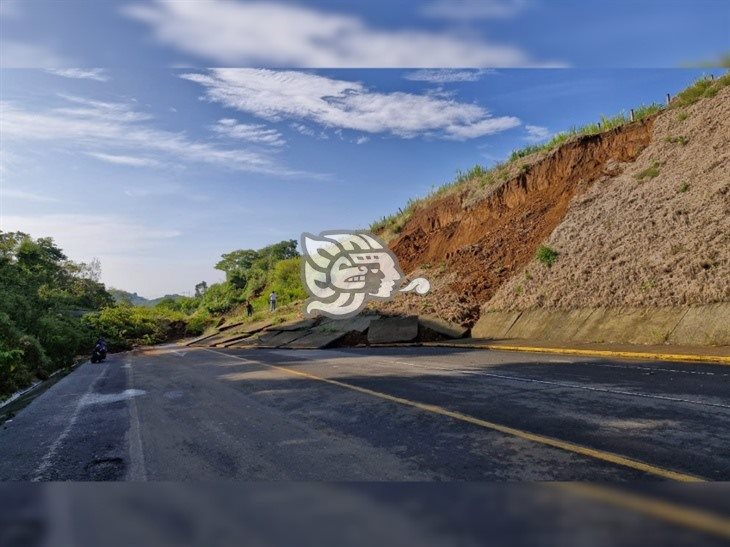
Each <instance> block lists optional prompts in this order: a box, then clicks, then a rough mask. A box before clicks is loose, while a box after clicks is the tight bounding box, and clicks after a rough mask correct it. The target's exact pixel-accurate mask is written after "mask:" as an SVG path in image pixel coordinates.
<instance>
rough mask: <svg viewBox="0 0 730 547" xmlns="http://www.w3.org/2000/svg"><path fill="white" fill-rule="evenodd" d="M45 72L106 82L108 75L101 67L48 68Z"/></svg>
mask: <svg viewBox="0 0 730 547" xmlns="http://www.w3.org/2000/svg"><path fill="white" fill-rule="evenodd" d="M46 72H48V73H50V74H54V75H55V76H61V77H63V78H75V79H79V80H95V81H97V82H108V81H109V75H108V74H107V73H106V71H105V70H104V69H103V68H48V69H46Z"/></svg>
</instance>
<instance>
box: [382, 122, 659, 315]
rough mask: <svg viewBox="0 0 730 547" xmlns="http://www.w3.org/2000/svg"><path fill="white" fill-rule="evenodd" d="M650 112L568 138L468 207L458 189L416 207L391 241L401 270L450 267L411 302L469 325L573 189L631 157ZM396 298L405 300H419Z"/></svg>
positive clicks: (558, 215) (644, 139)
mask: <svg viewBox="0 0 730 547" xmlns="http://www.w3.org/2000/svg"><path fill="white" fill-rule="evenodd" d="M654 119H655V118H654V117H651V118H649V119H646V120H643V121H641V122H636V123H631V124H628V125H626V126H623V127H619V128H616V129H614V130H611V131H608V132H606V133H603V134H600V135H593V136H583V137H579V138H575V139H574V140H572V141H569V142H567V143H566V144H564V145H563V146H561V147H560V148H558V149H556V150H555V151H553V152H551V153H550V154H548V155H547V156H546V157H545V158H543V159H542V160H540V161H538V162H536V163H534V164H532V165H530V166H527V167H526V168H525V170H524V172H522V173H521V174H519V175H517V176H516V177H514V178H512V179H510V180H508V181H506V182H505V183H504V184H502V185H500V186H499V187H497V188H495V189H494V191H493V192H491V193H490V194H489V195H488V196H487V197H485V198H484V199H483V200H481V201H480V202H478V203H476V204H474V205H473V206H471V207H469V208H468V210H467V208H466V207H465V206H464V204H463V203H464V194H463V193H454V194H451V195H447V196H445V197H443V198H440V199H436V200H434V201H433V202H431V203H429V204H427V205H426V206H424V207H423V208H420V209H418V210H417V211H415V212H414V214H413V215H412V216H411V218H410V219H409V220H408V221H407V223H406V224H405V226H404V228H403V230H402V231H401V233H400V235H399V237H398V238H397V239H396V240H394V241H392V242H391V248H392V249H393V250H394V251H395V253H396V255H397V256H398V258H399V260H400V264H401V266H402V268H403V270H404V272H405V273H406V274H407V275H408V274H410V273H413V272H414V271H415V270H416V269H417V268H422V267H423V266H424V265H439V267H440V270H441V271H445V272H449V273H450V274H454V275H450V276H449V277H450V279H451V281H450V282H449V283H448V284H447V285H446V286H442V287H439V289H438V290H436V291H434V293H433V294H432V295H431V298H430V299H429V300H430V301H431V303H430V304H424V302H428V300H426V301H421V302H420V304H416V305H418V306H420V308H423V307H424V306H427V307H432V308H435V309H436V310H438V311H439V312H440V313H439V315H442V316H446V318H448V319H451V320H456V321H458V322H460V323H462V324H464V325H468V326H471V325H472V324H473V323H474V322H475V321H476V320H477V319H478V316H479V307H480V305H481V304H482V303H484V302H486V301H487V300H489V299H490V298H491V297H492V296H493V295H494V293H495V291H496V290H497V289H498V288H499V286H500V285H501V284H502V283H504V282H505V281H507V280H508V279H509V278H510V277H511V276H513V275H514V274H515V273H516V272H519V271H521V270H522V269H523V268H524V266H525V265H526V264H527V263H528V262H530V260H531V259H532V258H533V257H534V256H535V253H536V251H537V248H538V247H539V246H540V244H541V243H543V242H544V241H545V240H546V239H547V238H548V236H549V235H550V234H551V233H552V231H553V230H554V229H555V227H556V226H557V225H558V224H560V222H561V221H562V220H563V218H564V216H565V214H566V211H567V209H568V206H569V204H570V202H571V200H572V199H573V197H574V196H575V195H576V194H578V193H581V192H583V191H585V190H586V189H587V188H588V187H589V186H590V185H591V184H592V183H593V182H594V181H596V180H598V179H600V178H605V177H607V176H610V175H612V174H615V171H616V170H617V169H618V168H619V165H618V164H619V163H621V162H628V161H633V160H634V159H635V158H636V157H637V156H638V155H639V153H640V152H641V151H642V150H643V149H644V148H645V147H646V146H647V145H648V144H649V142H650V141H651V135H652V125H653V123H654ZM425 273H427V272H425ZM432 273H435V272H433V271H432ZM457 295H458V298H457ZM421 298H422V297H421ZM444 299H446V300H448V299H452V300H453V301H454V304H455V305H457V307H458V310H457V309H454V310H452V311H451V312H449V310H448V309H447V308H448V306H446V308H445V307H444V306H445V304H444ZM396 300H399V299H396ZM400 300H401V302H402V303H401V306H405V307H406V308H408V307H412V305H413V304H415V303H416V302H418V300H416V299H405V300H403V299H400ZM392 304H393V305H394V306H396V307H397V306H398V303H397V302H393V303H392ZM386 307H393V306H392V305H391V306H386ZM393 311H396V310H395V309H394V310H393ZM399 311H409V312H413V311H416V312H418V311H422V310H412V309H408V310H399Z"/></svg>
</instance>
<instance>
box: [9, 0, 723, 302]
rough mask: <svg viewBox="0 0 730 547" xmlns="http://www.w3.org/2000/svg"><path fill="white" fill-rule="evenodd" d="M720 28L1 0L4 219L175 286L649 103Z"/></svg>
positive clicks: (613, 9)
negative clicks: (237, 255) (252, 251)
mask: <svg viewBox="0 0 730 547" xmlns="http://www.w3.org/2000/svg"><path fill="white" fill-rule="evenodd" d="M729 28H730V4H729V3H728V2H727V1H726V0H691V1H690V0H614V1H611V2H606V1H587V0H424V1H415V0H399V1H393V0H387V1H386V0H369V1H368V2H342V1H339V0H328V1H289V2H283V1H281V2H275V1H266V0H259V1H255V0H251V1H244V0H209V1H206V2H203V1H199V2H195V1H185V2H182V1H165V0H150V1H146V2H142V1H140V0H115V1H60V0H23V1H18V0H0V30H1V31H2V32H0V67H2V68H1V70H2V72H1V73H0V77H1V81H0V95H1V97H0V98H1V99H2V106H1V110H0V217H1V218H0V228H2V229H6V230H10V229H21V230H24V231H28V232H30V233H31V234H33V235H34V236H53V237H55V238H56V240H57V241H58V243H59V244H60V245H61V246H62V247H63V248H64V249H66V250H67V252H68V253H69V255H70V256H71V257H72V258H74V259H76V260H89V259H91V258H93V257H98V258H99V259H101V261H102V266H103V279H104V281H106V282H107V283H108V284H110V285H112V286H116V287H119V288H124V289H128V290H133V291H137V292H139V293H141V294H143V295H145V296H157V295H160V294H163V293H166V292H186V291H187V292H189V291H190V290H191V289H192V287H193V286H194V284H195V283H197V282H198V281H200V280H202V279H205V280H207V281H209V282H210V281H214V280H216V279H219V278H220V273H219V272H216V271H215V270H214V269H213V265H214V264H215V262H216V261H217V259H218V257H219V256H220V254H221V253H224V252H227V251H230V250H233V249H237V248H246V247H254V248H255V247H260V246H263V245H266V244H269V243H272V242H275V241H278V240H281V239H284V238H297V237H298V234H300V233H301V232H303V231H309V232H317V231H320V230H325V229H338V228H357V227H364V226H367V225H368V224H369V223H370V222H371V221H373V220H375V219H377V218H379V217H381V216H383V215H385V214H388V213H390V212H392V211H394V210H396V209H397V208H398V207H400V206H402V205H403V204H404V203H405V202H406V201H407V200H408V199H409V198H412V197H416V196H420V195H423V194H425V193H427V192H428V191H429V190H430V189H431V188H432V187H433V186H437V185H440V184H443V183H445V182H448V181H450V180H452V179H453V177H454V173H455V172H456V170H457V169H462V170H463V169H468V168H469V167H470V166H472V165H474V164H475V163H481V164H486V165H490V164H491V163H493V162H495V161H497V160H501V159H504V158H505V157H506V156H507V155H508V154H509V152H510V151H511V150H512V149H514V148H520V147H522V146H524V145H526V144H530V143H533V142H539V141H540V140H543V139H547V138H549V136H550V135H551V134H553V133H554V132H556V131H560V130H564V129H567V128H569V127H570V126H572V125H580V124H583V123H586V122H592V121H595V120H596V119H597V118H598V117H599V116H600V115H601V114H613V113H616V112H619V111H621V110H625V109H628V108H630V107H631V106H634V105H637V104H640V103H647V102H652V101H662V100H663V97H664V94H665V93H667V92H670V93H673V92H676V91H677V90H679V89H681V88H682V87H684V86H686V85H687V84H689V83H690V82H691V81H692V80H694V79H695V78H697V77H698V76H700V75H702V74H704V73H706V72H708V70H707V69H702V70H700V69H687V68H677V67H683V66H685V67H686V66H688V65H697V64H698V63H701V62H703V63H708V62H709V63H713V62H715V61H717V60H718V59H721V58H722V57H723V55H725V54H727V53H728V52H730V36H729V35H728V29H729ZM98 67H102V68H98ZM205 67H208V68H205ZM211 67H279V68H278V69H274V70H272V69H260V70H255V69H245V68H239V69H224V68H211ZM281 67H286V69H282V68H281ZM302 67H304V68H302ZM404 67H405V68H404ZM418 67H426V68H424V69H419V68H418ZM428 67H442V68H444V67H455V68H452V69H450V70H431V69H429V68H428ZM463 67H471V69H469V68H467V69H465V68H463ZM515 67H520V68H515ZM546 67H570V68H560V69H557V68H546ZM715 72H719V71H718V70H715Z"/></svg>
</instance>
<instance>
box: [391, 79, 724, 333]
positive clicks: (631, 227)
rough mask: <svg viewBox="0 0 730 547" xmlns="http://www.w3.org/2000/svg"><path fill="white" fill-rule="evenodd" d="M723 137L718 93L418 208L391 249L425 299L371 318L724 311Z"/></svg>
mask: <svg viewBox="0 0 730 547" xmlns="http://www.w3.org/2000/svg"><path fill="white" fill-rule="evenodd" d="M729 140H730V88H724V89H723V90H721V91H720V92H719V93H718V94H717V95H716V96H714V97H712V98H706V99H702V100H700V101H699V102H697V103H695V104H693V105H691V106H688V107H686V108H681V109H679V108H670V109H667V110H665V111H663V112H662V113H660V114H659V115H656V116H651V117H649V118H647V119H645V120H643V121H640V122H635V123H629V124H626V125H623V126H620V127H617V128H615V129H613V130H611V131H607V132H604V133H601V134H598V135H592V136H580V137H575V138H573V139H571V140H569V141H568V142H566V143H565V144H563V145H562V146H560V147H559V148H557V149H555V150H553V151H552V152H550V153H548V154H547V155H543V156H541V157H536V158H534V159H533V160H532V161H528V162H527V163H526V164H525V167H523V168H522V170H521V172H519V173H518V174H517V175H516V176H514V177H512V178H510V179H509V180H507V181H505V182H503V183H501V184H500V185H498V186H496V187H494V188H493V189H491V190H490V191H489V192H488V193H487V194H486V195H485V196H484V197H483V198H481V199H480V200H478V201H476V202H474V200H473V199H469V196H470V195H473V192H472V193H470V192H469V188H468V187H465V188H463V189H459V190H458V191H454V192H451V193H447V194H446V195H444V196H442V197H439V198H436V199H432V200H430V201H429V202H428V203H426V204H425V205H423V206H421V207H419V208H417V209H416V210H415V211H414V212H413V214H412V215H411V217H410V218H409V219H408V220H407V221H406V222H405V224H404V226H403V229H402V230H401V232H400V234H399V235H398V237H397V238H396V239H394V240H393V241H391V247H392V248H393V249H394V250H395V252H396V254H397V255H398V257H399V259H400V261H401V265H402V266H403V269H404V271H405V272H406V273H407V274H411V275H416V274H418V275H421V274H425V275H426V276H427V277H429V278H430V279H431V280H432V282H433V286H434V290H433V291H432V293H431V294H430V295H428V296H427V297H425V298H424V297H416V296H406V297H399V298H398V299H396V300H394V301H393V302H390V303H388V304H386V305H385V306H382V307H381V308H382V309H385V310H386V311H391V312H399V313H432V314H436V315H439V316H441V317H443V318H446V319H450V320H454V321H457V322H459V323H462V324H465V325H472V324H473V323H474V322H475V321H476V319H477V318H478V317H479V315H480V313H482V312H483V311H487V310H505V309H508V310H515V309H519V310H523V309H528V308H535V307H553V308H561V309H575V308H579V307H596V306H607V307H618V306H635V307H651V306H668V305H675V306H676V305H688V304H707V303H711V302H722V301H730V272H729V268H728V260H729V258H728V257H729V255H730V252H729V251H728V249H729V248H730V241H729V239H728V238H729V237H730V236H729V234H730V224H729V221H728V219H729V218H730V214H729V213H730V205H729V200H730V191H729V189H728V185H729V182H730V176H729V175H730V161H729V160H730V156H729V154H730V146H728V145H729V144H730V142H729ZM542 244H547V245H549V246H550V247H552V248H554V249H555V250H556V251H557V252H558V253H559V255H558V258H557V261H556V262H555V264H554V265H553V266H552V267H548V266H546V265H544V264H542V263H539V262H538V261H536V260H535V254H536V251H537V249H538V248H539V247H540V245H542Z"/></svg>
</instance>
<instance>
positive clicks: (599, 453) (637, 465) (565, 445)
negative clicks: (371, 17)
mask: <svg viewBox="0 0 730 547" xmlns="http://www.w3.org/2000/svg"><path fill="white" fill-rule="evenodd" d="M201 349H204V350H205V351H210V352H212V353H218V354H220V355H225V356H226V357H232V358H234V359H238V360H240V361H244V362H247V363H251V364H256V365H262V366H265V367H268V368H271V369H275V370H281V371H283V372H287V373H289V374H293V375H295V376H301V377H304V378H309V379H310V380H317V381H319V382H324V383H327V384H330V385H333V386H338V387H342V388H345V389H349V390H352V391H357V392H358V393H363V394H365V395H370V396H372V397H377V398H379V399H384V400H386V401H390V402H393V403H398V404H400V405H404V406H410V407H412V408H417V409H419V410H423V411H425V412H430V413H432V414H438V415H441V416H448V417H449V418H453V419H455V420H459V421H461V422H466V423H469V424H472V425H476V426H479V427H483V428H486V429H491V430H493V431H499V432H500V433H505V434H507V435H512V436H514V437H518V438H520V439H524V440H527V441H532V442H535V443H539V444H542V445H545V446H550V447H552V448H558V449H560V450H565V451H567V452H572V453H574V454H580V455H581V456H587V457H589V458H594V459H596V460H601V461H605V462H609V463H612V464H615V465H619V466H622V467H628V468H630V469H634V470H637V471H642V472H644V473H648V474H650V475H656V476H658V477H662V478H664V479H671V480H675V481H682V482H702V480H703V479H701V478H699V477H695V476H693V475H688V474H685V473H680V472H677V471H672V470H670V469H663V468H661V467H657V466H655V465H651V464H649V463H645V462H642V461H640V460H635V459H632V458H627V457H625V456H621V455H619V454H614V453H613V452H606V451H604V450H598V449H595V448H590V447H587V446H582V445H579V444H575V443H571V442H567V441H561V440H559V439H554V438H552V437H546V436H544V435H538V434H536V433H530V432H529V431H523V430H521V429H516V428H514V427H509V426H506V425H502V424H498V423H495V422H490V421H488V420H482V419H481V418H476V417H474V416H470V415H468V414H462V413H461V412H456V411H453V410H448V409H446V408H443V407H441V406H437V405H430V404H426V403H419V402H418V401H411V400H410V399H404V398H403V397H396V396H395V395H389V394H387V393H383V392H380V391H374V390H372V389H368V388H364V387H360V386H356V385H353V384H348V383H346V382H340V381H339V380H332V379H330V378H323V377H321V376H316V375H314V374H309V373H308V372H302V371H300V370H295V369H291V368H288V367H282V366H279V365H269V364H268V363H260V362H258V361H251V360H250V359H244V358H243V357H238V356H237V355H231V354H229V353H224V352H222V351H216V350H213V349H208V348H201Z"/></svg>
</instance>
